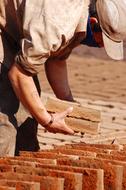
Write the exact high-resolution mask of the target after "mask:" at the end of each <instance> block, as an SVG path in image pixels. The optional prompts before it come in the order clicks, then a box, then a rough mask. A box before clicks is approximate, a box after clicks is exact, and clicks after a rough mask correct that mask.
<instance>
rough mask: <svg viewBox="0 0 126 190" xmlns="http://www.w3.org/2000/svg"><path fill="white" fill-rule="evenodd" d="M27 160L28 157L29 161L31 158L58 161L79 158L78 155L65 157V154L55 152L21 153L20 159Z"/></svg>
mask: <svg viewBox="0 0 126 190" xmlns="http://www.w3.org/2000/svg"><path fill="white" fill-rule="evenodd" d="M22 157H23V158H25V157H26V159H27V157H29V160H30V158H32V159H33V158H36V157H38V158H41V159H43V158H46V159H57V158H74V159H78V158H79V157H78V156H76V155H63V154H58V153H55V152H52V151H50V152H49V151H47V150H46V151H40V152H22V151H21V152H20V157H19V158H18V159H21V158H22Z"/></svg>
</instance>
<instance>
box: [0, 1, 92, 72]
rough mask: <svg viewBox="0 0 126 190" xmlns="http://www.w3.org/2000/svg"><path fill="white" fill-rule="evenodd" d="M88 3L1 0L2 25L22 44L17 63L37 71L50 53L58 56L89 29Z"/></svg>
mask: <svg viewBox="0 0 126 190" xmlns="http://www.w3.org/2000/svg"><path fill="white" fill-rule="evenodd" d="M88 5H89V0H72V1H71V0H51V1H50V0H26V1H25V0H0V28H1V29H2V31H6V34H7V36H9V39H11V40H10V43H11V42H12V44H13V45H14V47H15V44H16V46H17V47H20V48H19V50H18V53H17V52H16V54H15V61H16V63H17V64H19V65H20V66H21V67H22V68H23V69H24V70H25V71H27V72H29V73H30V74H32V75H33V74H36V73H38V72H39V71H40V69H41V65H42V63H45V62H46V61H47V59H48V58H49V57H53V56H54V57H55V56H57V57H58V56H59V55H60V53H61V52H63V50H65V48H66V47H67V46H68V45H69V44H70V43H71V41H73V39H74V36H76V34H77V33H81V32H85V31H86V25H87V17H88ZM76 40H77V39H76ZM8 41H9V40H8ZM71 47H73V46H69V48H71ZM1 59H2V58H1ZM8 67H9V66H8Z"/></svg>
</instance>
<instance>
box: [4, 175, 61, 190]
mask: <svg viewBox="0 0 126 190" xmlns="http://www.w3.org/2000/svg"><path fill="white" fill-rule="evenodd" d="M0 179H6V180H19V181H29V182H30V181H31V182H40V189H41V190H54V189H55V190H64V179H63V178H55V177H49V176H46V177H44V176H38V175H28V174H21V173H15V172H0Z"/></svg>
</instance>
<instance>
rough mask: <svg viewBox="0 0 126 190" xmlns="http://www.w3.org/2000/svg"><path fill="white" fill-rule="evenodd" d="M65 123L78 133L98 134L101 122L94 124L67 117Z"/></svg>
mask: <svg viewBox="0 0 126 190" xmlns="http://www.w3.org/2000/svg"><path fill="white" fill-rule="evenodd" d="M65 122H66V124H67V125H68V126H69V127H70V128H71V129H73V130H74V131H76V132H82V133H85V132H86V133H90V134H97V133H98V132H99V130H100V124H99V122H93V121H88V120H84V119H78V118H72V117H66V118H65Z"/></svg>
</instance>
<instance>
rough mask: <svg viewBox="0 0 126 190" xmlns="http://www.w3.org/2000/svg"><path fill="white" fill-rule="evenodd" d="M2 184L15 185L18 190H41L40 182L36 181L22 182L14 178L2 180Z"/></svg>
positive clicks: (0, 181)
mask: <svg viewBox="0 0 126 190" xmlns="http://www.w3.org/2000/svg"><path fill="white" fill-rule="evenodd" d="M0 185H3V186H8V187H15V188H16V189H18V190H40V183H36V182H26V181H25V182H22V181H18V180H17V181H14V180H0Z"/></svg>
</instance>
